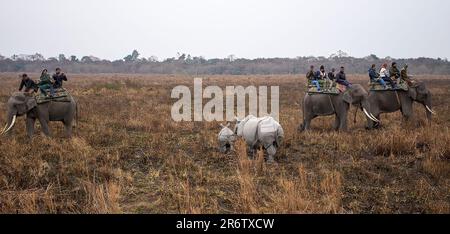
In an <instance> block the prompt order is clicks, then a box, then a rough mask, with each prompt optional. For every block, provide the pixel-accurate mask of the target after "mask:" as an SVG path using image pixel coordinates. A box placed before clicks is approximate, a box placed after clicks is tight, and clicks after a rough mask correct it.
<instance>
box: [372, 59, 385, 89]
mask: <svg viewBox="0 0 450 234" xmlns="http://www.w3.org/2000/svg"><path fill="white" fill-rule="evenodd" d="M375 67H376V65H375V64H372V66H371V67H370V69H369V78H370V82H373V83H375V82H378V83H380V84H381V85H383V87H384V89H386V88H387V87H386V82H384V80H383V79H381V77H380V74H379V73H378V72H377V71H376V70H375Z"/></svg>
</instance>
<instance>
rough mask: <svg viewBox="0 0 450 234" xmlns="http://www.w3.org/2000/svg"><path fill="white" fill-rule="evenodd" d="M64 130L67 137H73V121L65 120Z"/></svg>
mask: <svg viewBox="0 0 450 234" xmlns="http://www.w3.org/2000/svg"><path fill="white" fill-rule="evenodd" d="M63 123H64V130H65V133H66V137H67V138H71V137H72V121H64V122H63Z"/></svg>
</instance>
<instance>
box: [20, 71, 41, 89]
mask: <svg viewBox="0 0 450 234" xmlns="http://www.w3.org/2000/svg"><path fill="white" fill-rule="evenodd" d="M21 77H22V81H21V82H20V86H19V91H20V92H22V90H23V89H24V88H25V90H24V92H25V93H30V92H31V91H37V89H36V88H37V85H36V83H34V81H33V80H32V79H30V77H28V75H27V74H25V73H24V74H22V75H21Z"/></svg>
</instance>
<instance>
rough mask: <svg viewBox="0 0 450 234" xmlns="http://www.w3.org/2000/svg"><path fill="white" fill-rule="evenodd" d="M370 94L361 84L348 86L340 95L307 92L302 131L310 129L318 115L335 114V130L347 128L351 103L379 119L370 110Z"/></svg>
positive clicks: (374, 119) (368, 116) (366, 113)
mask: <svg viewBox="0 0 450 234" xmlns="http://www.w3.org/2000/svg"><path fill="white" fill-rule="evenodd" d="M368 96H369V94H368V93H367V91H366V90H365V89H364V88H363V87H362V86H361V85H359V84H354V85H352V86H351V87H349V88H347V91H345V92H344V93H340V94H338V95H332V94H312V95H310V94H308V93H307V94H306V95H305V97H304V99H303V124H301V125H300V127H299V130H300V131H307V130H309V129H310V126H311V121H312V120H313V119H314V118H316V117H318V116H330V115H335V116H336V118H335V123H334V129H335V130H342V131H346V130H347V116H348V111H349V109H350V105H355V106H358V107H361V109H362V110H363V112H364V114H365V115H366V116H367V118H369V119H371V120H372V121H375V122H378V120H377V119H376V118H375V117H374V116H373V115H372V114H371V113H369V112H368V110H370V105H369V100H368Z"/></svg>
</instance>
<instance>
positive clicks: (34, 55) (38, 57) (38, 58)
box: [30, 53, 45, 61]
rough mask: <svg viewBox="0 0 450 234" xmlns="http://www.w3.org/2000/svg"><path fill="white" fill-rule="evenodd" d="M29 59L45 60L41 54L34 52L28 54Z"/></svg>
mask: <svg viewBox="0 0 450 234" xmlns="http://www.w3.org/2000/svg"><path fill="white" fill-rule="evenodd" d="M30 59H31V61H45V58H44V56H43V55H42V54H39V53H36V54H33V55H31V56H30Z"/></svg>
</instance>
